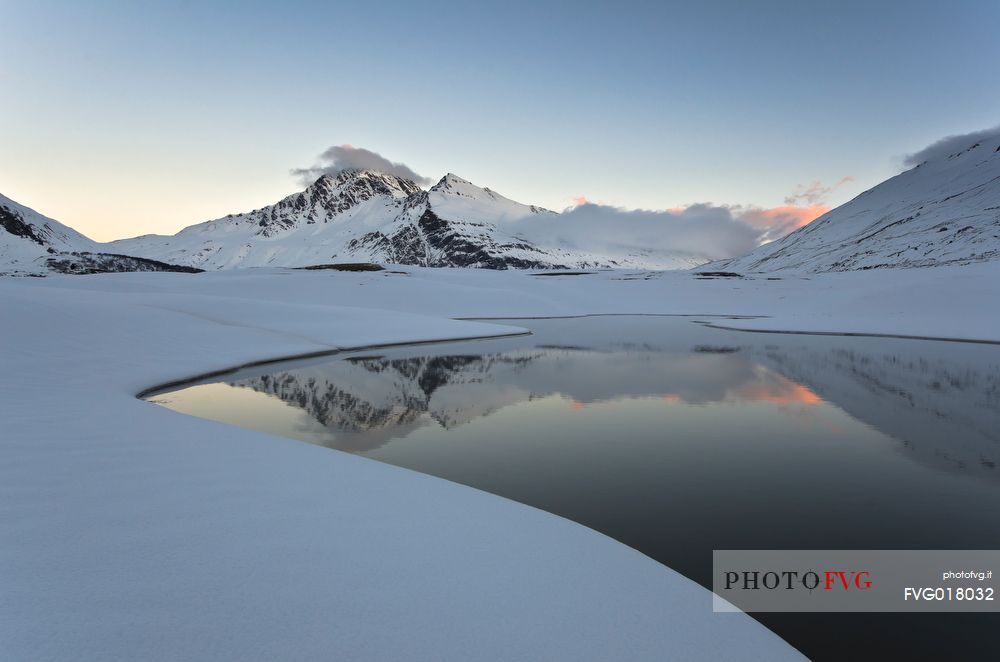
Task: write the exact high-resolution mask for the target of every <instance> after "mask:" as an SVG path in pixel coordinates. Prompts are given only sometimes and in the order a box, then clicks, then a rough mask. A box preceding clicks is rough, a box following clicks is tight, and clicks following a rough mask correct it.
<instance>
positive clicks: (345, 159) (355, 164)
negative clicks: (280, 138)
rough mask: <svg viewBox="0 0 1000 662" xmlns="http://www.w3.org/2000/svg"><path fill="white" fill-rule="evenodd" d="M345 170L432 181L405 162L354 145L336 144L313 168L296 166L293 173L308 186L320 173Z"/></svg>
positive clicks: (422, 184) (420, 182)
mask: <svg viewBox="0 0 1000 662" xmlns="http://www.w3.org/2000/svg"><path fill="white" fill-rule="evenodd" d="M344 170H375V171H377V172H382V173H385V174H387V175H396V176H397V177H403V178H405V179H409V180H411V181H413V182H416V183H417V184H420V185H421V186H426V185H428V184H430V183H431V181H432V180H430V179H428V178H427V177H421V176H420V175H418V174H417V173H415V172H413V170H412V169H410V168H409V167H408V166H406V165H405V164H403V163H395V162H393V161H390V160H389V159H387V158H385V157H384V156H382V155H381V154H379V153H378V152H373V151H371V150H369V149H364V148H362V147H355V146H353V145H334V146H333V147H330V148H329V149H327V150H326V151H325V152H323V153H322V154H320V155H319V163H318V164H316V165H314V166H312V167H311V168H294V169H293V170H292V174H293V175H295V176H296V177H298V178H299V179H301V180H302V183H303V184H305V185H307V186H308V185H309V184H312V183H313V182H314V181H316V180H317V179H318V178H319V176H320V175H337V174H339V173H341V172H343V171H344Z"/></svg>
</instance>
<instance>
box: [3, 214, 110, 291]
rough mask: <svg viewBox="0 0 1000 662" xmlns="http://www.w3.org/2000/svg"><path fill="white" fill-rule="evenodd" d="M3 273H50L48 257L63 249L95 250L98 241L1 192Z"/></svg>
mask: <svg viewBox="0 0 1000 662" xmlns="http://www.w3.org/2000/svg"><path fill="white" fill-rule="evenodd" d="M0 229H2V231H0V273H8V274H16V275H40V274H45V273H48V271H49V269H48V266H47V260H48V258H50V257H52V256H53V255H55V254H57V253H60V252H63V251H93V250H96V243H95V242H93V241H91V240H90V239H88V238H87V237H84V236H83V235H82V234H80V233H79V232H77V231H76V230H73V229H71V228H68V227H66V226H65V225H63V224H62V223H60V222H58V221H55V220H53V219H51V218H49V217H47V216H42V215H41V214H39V213H38V212H36V211H35V210H34V209H30V208H28V207H25V206H24V205H20V204H18V203H16V202H14V201H13V200H11V199H10V198H7V197H4V196H2V195H0Z"/></svg>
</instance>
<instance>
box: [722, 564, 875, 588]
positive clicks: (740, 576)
mask: <svg viewBox="0 0 1000 662" xmlns="http://www.w3.org/2000/svg"><path fill="white" fill-rule="evenodd" d="M725 587H726V590H727V591H729V590H733V589H738V590H741V591H781V590H784V591H794V590H798V589H806V590H807V591H815V590H823V591H837V590H844V591H850V590H852V589H854V590H858V591H867V590H868V589H870V588H871V587H872V580H871V572H870V571H868V570H822V571H819V572H817V571H815V570H805V571H800V570H778V571H775V570H760V569H753V570H740V571H736V570H728V571H726V573H725Z"/></svg>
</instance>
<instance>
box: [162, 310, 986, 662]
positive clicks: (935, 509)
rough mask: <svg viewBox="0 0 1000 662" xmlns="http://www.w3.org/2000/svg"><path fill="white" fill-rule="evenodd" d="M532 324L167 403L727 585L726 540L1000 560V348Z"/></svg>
mask: <svg viewBox="0 0 1000 662" xmlns="http://www.w3.org/2000/svg"><path fill="white" fill-rule="evenodd" d="M511 323H512V324H516V325H518V326H522V327H524V326H526V327H528V328H530V329H531V330H532V335H531V336H526V337H517V338H507V339H499V340H488V341H475V342H464V343H449V344H440V345H423V346H414V347H409V348H394V349H391V350H386V351H379V352H374V353H373V352H366V353H364V354H355V355H338V356H336V357H329V358H324V359H319V360H316V359H313V360H310V361H300V362H294V363H287V364H274V365H270V366H265V367H260V368H255V369H251V370H247V371H242V372H238V373H233V374H231V375H228V376H226V377H225V381H224V382H217V383H203V384H195V385H192V386H189V387H187V388H183V389H180V390H176V391H173V392H169V393H161V394H158V395H155V396H151V397H150V399H151V400H153V401H154V402H157V403H159V404H162V405H165V406H167V407H169V408H171V409H175V410H177V411H181V412H185V413H188V414H193V415H196V416H201V417H204V418H210V419H214V420H219V421H224V422H228V423H232V424H235V425H240V426H244V427H249V428H253V429H257V430H262V431H266V432H270V433H274V434H278V435H282V436H286V437H292V438H295V439H300V440H303V441H306V442H309V443H314V444H320V445H323V446H328V447H330V448H335V449H339V450H343V451H347V452H352V453H358V454H361V455H364V456H367V457H370V458H373V459H376V460H380V461H383V462H388V463H391V464H395V465H399V466H404V467H408V468H411V469H415V470H417V471H421V472H424V473H428V474H433V475H436V476H440V477H443V478H447V479H449V480H452V481H455V482H459V483H464V484H467V485H471V486H474V487H477V488H479V489H482V490H486V491H488V492H493V493H496V494H500V495H503V496H505V497H508V498H511V499H514V500H516V501H521V502H524V503H528V504H531V505H533V506H536V507H538V508H542V509H544V510H548V511H551V512H553V513H556V514H559V515H562V516H564V517H567V518H569V519H572V520H575V521H577V522H580V523H582V524H584V525H586V526H589V527H591V528H594V529H596V530H598V531H601V532H603V533H605V534H607V535H609V536H611V537H613V538H616V539H618V540H620V541H622V542H624V543H625V544H627V545H630V546H632V547H634V548H636V549H638V550H640V551H642V552H644V553H646V554H648V555H649V556H651V557H653V558H655V559H657V560H659V561H661V562H663V563H665V564H666V565H668V566H670V567H672V568H674V569H676V570H678V571H679V572H681V573H683V574H685V575H687V576H688V577H691V578H692V579H694V580H695V581H698V582H700V583H702V584H703V585H706V586H710V583H711V550H713V549H780V548H786V549H837V548H842V549H949V548H952V549H996V548H1000V526H998V517H1000V516H998V515H997V513H1000V470H998V468H997V463H998V461H1000V347H996V346H990V345H975V344H964V343H947V342H932V341H916V340H896V339H878V338H838V337H826V336H824V337H817V336H798V335H772V334H752V333H741V332H735V331H725V330H719V329H712V328H707V327H705V326H703V325H701V324H699V323H698V322H697V321H692V320H691V319H689V318H670V317H591V318H582V319H552V320H516V321H511ZM759 620H761V621H762V622H764V623H765V624H766V625H768V626H769V627H771V628H772V629H774V630H775V631H776V632H777V633H778V634H780V635H781V636H783V637H784V638H785V639H786V640H788V641H789V642H790V643H792V644H793V645H795V646H796V647H798V648H799V649H800V650H802V651H803V652H804V653H806V654H807V655H809V656H810V657H813V658H815V659H844V658H845V657H852V658H854V659H866V657H867V656H868V655H869V654H871V655H872V657H871V659H886V658H887V657H897V656H899V657H903V656H907V655H909V656H910V657H911V659H959V658H964V659H993V653H994V652H995V648H994V644H993V637H992V635H991V634H990V631H991V630H992V629H993V628H994V627H995V625H996V624H995V623H994V620H995V619H992V620H991V618H990V616H989V615H971V614H963V615H946V614H926V615H924V614H919V615H895V614H859V615H851V614H845V615H836V614H834V615H830V614H799V615H794V614H793V615H789V614H767V615H760V616H759ZM859 642H864V645H865V648H864V649H859V648H858V644H859ZM866 651H867V652H866ZM956 655H957V656H958V657H957V658H956V657H955V656H956Z"/></svg>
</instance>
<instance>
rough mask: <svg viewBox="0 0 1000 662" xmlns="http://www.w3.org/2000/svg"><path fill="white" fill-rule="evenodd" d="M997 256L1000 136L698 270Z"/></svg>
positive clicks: (915, 263) (840, 267)
mask: <svg viewBox="0 0 1000 662" xmlns="http://www.w3.org/2000/svg"><path fill="white" fill-rule="evenodd" d="M998 258H1000V133H997V134H996V135H994V136H993V137H990V138H982V139H981V140H979V141H977V142H973V143H972V144H969V145H967V146H965V147H964V148H963V149H961V150H959V151H957V152H954V153H952V154H948V155H935V156H934V157H933V158H931V159H930V160H927V161H924V162H923V163H920V164H919V165H917V166H916V167H914V168H912V169H910V170H907V171H906V172H904V173H902V174H899V175H897V176H895V177H893V178H892V179H889V180H887V181H885V182H882V183H881V184H879V185H878V186H876V187H874V188H872V189H870V190H868V191H865V192H864V193H862V194H861V195H859V196H858V197H856V198H854V199H853V200H851V201H850V202H848V203H846V204H844V205H841V206H840V207H837V208H836V209H834V210H832V211H830V212H827V213H826V214H824V215H823V216H820V217H819V218H817V219H816V220H815V221H813V222H812V223H810V224H809V225H806V226H805V227H803V228H800V229H799V230H797V231H795V232H793V233H791V234H789V235H788V236H786V237H784V238H782V239H779V240H777V241H774V242H772V243H769V244H765V245H764V246H761V247H760V248H758V249H757V250H755V251H753V252H752V253H750V254H748V255H744V256H743V257H738V258H735V259H732V260H724V261H721V262H716V263H713V264H711V265H706V266H705V267H704V268H705V269H715V270H728V271H735V272H739V273H745V272H779V271H797V272H812V273H815V272H821V271H849V270H857V269H878V268H884V267H924V266H940V265H945V264H968V263H972V262H982V261H987V260H996V259H998Z"/></svg>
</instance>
